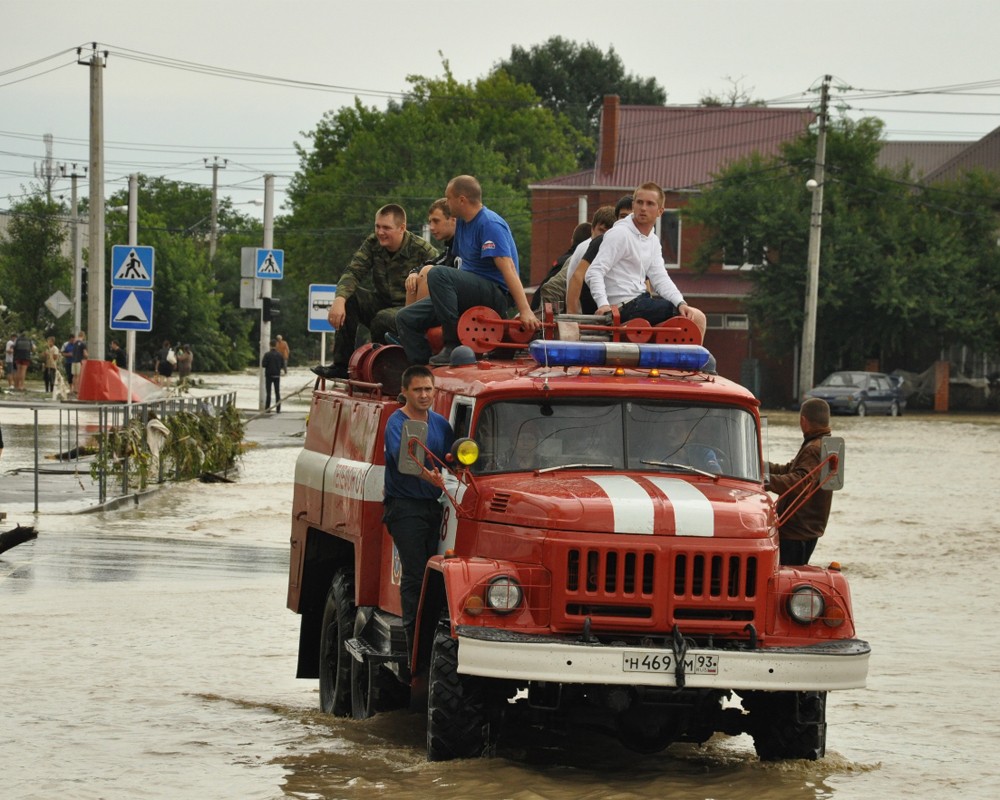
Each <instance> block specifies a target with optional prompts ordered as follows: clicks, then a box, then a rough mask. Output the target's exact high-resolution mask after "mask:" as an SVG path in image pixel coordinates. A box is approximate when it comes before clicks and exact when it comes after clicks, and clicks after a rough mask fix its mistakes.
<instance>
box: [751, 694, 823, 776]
mask: <svg viewBox="0 0 1000 800" xmlns="http://www.w3.org/2000/svg"><path fill="white" fill-rule="evenodd" d="M743 708H744V709H745V710H746V711H748V712H749V713H750V732H751V734H752V735H753V743H754V749H756V751H757V755H758V757H759V758H760V760H761V761H780V760H783V759H790V758H803V759H807V760H809V761H815V760H816V759H819V758H822V757H823V756H824V755H825V754H826V692H747V696H746V697H745V698H744V700H743Z"/></svg>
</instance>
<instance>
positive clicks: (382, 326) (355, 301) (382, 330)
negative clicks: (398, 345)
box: [312, 203, 437, 378]
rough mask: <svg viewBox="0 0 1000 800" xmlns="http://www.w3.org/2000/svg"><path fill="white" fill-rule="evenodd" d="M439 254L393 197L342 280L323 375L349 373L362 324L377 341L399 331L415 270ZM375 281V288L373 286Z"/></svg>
mask: <svg viewBox="0 0 1000 800" xmlns="http://www.w3.org/2000/svg"><path fill="white" fill-rule="evenodd" d="M436 256H437V250H435V249H434V248H433V247H432V246H431V245H430V244H429V243H427V242H426V241H424V240H423V239H421V238H420V237H419V236H414V235H413V234H412V233H410V232H409V231H408V230H406V211H404V210H403V207H402V206H399V205H396V204H395V203H390V204H388V205H385V206H382V208H380V209H379V210H378V211H377V212H376V213H375V232H374V233H373V234H371V235H369V236H368V238H367V239H365V241H364V242H363V243H362V245H361V247H360V248H359V249H358V251H357V252H356V253H355V254H354V258H352V259H351V263H350V264H348V265H347V270H346V271H345V272H344V274H343V275H342V276H341V277H340V280H339V281H338V282H337V296H336V298H335V299H334V301H333V304H332V305H331V306H330V310H329V312H328V314H327V318H328V319H329V321H330V324H331V325H332V326H333V327H334V328H336V329H337V332H336V334H335V335H334V337H333V364H331V365H329V366H326V367H313V369H312V371H313V372H314V373H316V374H317V375H319V376H320V377H323V378H346V377H347V365H348V363H349V362H350V360H351V355H352V354H353V353H354V342H355V338H356V337H357V333H358V325H362V324H363V325H367V326H368V328H369V330H370V331H371V338H372V341H373V342H377V343H379V344H382V343H384V342H385V335H386V334H387V333H388V334H394V333H395V332H396V321H395V318H396V312H397V311H399V310H400V309H401V308H402V307H403V306H404V305H405V304H406V278H407V276H408V275H409V274H410V270H411V269H413V268H416V269H417V270H418V271H419V269H420V267H422V266H423V265H424V264H426V263H427V262H428V261H432V260H433V259H434V258H435V257H436ZM368 287H371V288H368Z"/></svg>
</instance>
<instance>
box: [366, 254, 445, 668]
mask: <svg viewBox="0 0 1000 800" xmlns="http://www.w3.org/2000/svg"><path fill="white" fill-rule="evenodd" d="M445 269H448V268H447V267H445ZM449 271H451V270H449ZM402 386H403V391H402V397H403V398H404V403H403V407H402V408H400V409H397V410H396V411H394V412H393V413H392V415H391V416H390V417H389V420H388V422H386V425H385V434H384V439H385V506H384V508H385V511H384V513H383V515H382V521H383V522H385V526H386V528H387V529H388V530H389V535H390V536H391V537H392V540H393V542H394V543H395V544H396V551H397V552H398V553H399V561H400V565H401V566H402V568H403V574H402V579H401V580H400V584H399V598H400V603H401V604H402V607H403V627H404V628H405V630H406V644H407V650H408V651H409V650H410V649H411V648H412V644H413V630H414V628H415V627H416V619H417V606H418V604H419V603H420V591H421V587H422V586H423V582H424V567H425V566H426V564H427V559H429V558H430V557H431V556H432V555H434V554H435V553H436V552H437V545H438V535H439V533H440V530H441V512H442V508H441V504H440V502H438V498H440V497H441V490H442V489H443V487H444V478H443V477H442V476H441V472H440V470H439V468H438V466H437V465H436V464H434V463H431V462H430V461H429V460H426V457H425V458H423V459H422V461H423V464H422V466H423V471H422V472H421V474H420V475H419V476H416V475H404V474H403V473H401V472H400V471H399V445H400V441H401V440H402V438H403V423H404V422H406V421H407V420H411V419H412V420H419V421H422V422H426V423H427V449H428V450H430V451H431V452H432V453H433V454H434V456H435V457H436V458H437V459H439V460H440V461H444V458H445V455H446V454H447V453H448V451H449V450H451V445H452V442H453V441H454V438H455V434H454V432H453V431H452V429H451V425H449V424H448V420H446V419H445V418H444V417H442V416H441V415H440V414H438V413H436V412H434V411H432V410H431V406H432V405H433V404H434V373H432V372H431V371H430V370H429V369H428V368H427V367H425V366H420V365H415V366H412V367H407V368H406V370H404V371H403V377H402ZM417 453H418V454H422V451H419V450H418V451H417Z"/></svg>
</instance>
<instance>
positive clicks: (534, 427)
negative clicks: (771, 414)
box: [288, 308, 869, 760]
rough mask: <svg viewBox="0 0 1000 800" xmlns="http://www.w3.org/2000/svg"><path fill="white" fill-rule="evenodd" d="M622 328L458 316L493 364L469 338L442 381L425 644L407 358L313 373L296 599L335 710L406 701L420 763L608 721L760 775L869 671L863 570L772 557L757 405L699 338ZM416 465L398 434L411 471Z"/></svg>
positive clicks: (640, 740) (819, 733) (366, 357)
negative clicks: (401, 506) (406, 564)
mask: <svg viewBox="0 0 1000 800" xmlns="http://www.w3.org/2000/svg"><path fill="white" fill-rule="evenodd" d="M616 322H617V320H616V319H609V320H605V319H604V318H569V317H566V316H562V317H554V316H553V314H552V310H551V308H546V309H545V324H544V326H543V331H544V334H543V336H544V337H545V338H542V339H536V340H535V341H530V342H528V341H526V338H530V336H527V337H526V336H525V335H524V332H523V331H520V330H519V329H518V328H517V327H516V325H517V323H516V321H510V322H508V321H506V320H501V319H500V318H499V317H497V316H496V315H495V314H493V312H490V311H489V310H486V309H473V310H470V311H469V312H466V314H465V315H463V317H462V320H461V322H460V331H461V337H462V340H463V343H465V344H466V345H468V347H469V348H471V350H472V351H473V352H474V353H476V354H478V355H479V356H480V357H479V358H478V359H477V358H475V357H470V356H472V353H470V352H469V350H468V349H467V348H456V353H458V354H463V355H464V356H465V358H462V357H459V358H455V357H453V359H452V365H451V366H446V367H440V368H437V369H435V383H436V386H437V394H436V397H435V405H434V410H436V411H437V412H439V413H440V414H442V415H444V416H445V417H446V418H448V419H449V420H450V422H451V424H452V426H453V428H454V430H455V435H456V442H455V447H454V448H453V450H452V454H451V457H450V460H449V462H448V464H447V465H446V467H447V471H448V473H449V481H448V488H447V491H446V493H445V495H444V496H443V498H442V500H443V503H444V504H445V508H444V514H443V522H442V528H441V538H440V548H439V553H438V555H437V556H435V557H433V558H431V560H430V561H429V562H428V563H427V566H426V571H425V573H424V581H423V589H422V596H421V601H420V607H419V614H418V621H417V628H416V632H415V635H414V637H413V641H412V644H411V646H410V647H409V649H408V641H407V637H406V636H405V635H404V629H403V626H402V621H401V616H400V614H401V608H400V598H399V584H400V572H401V570H400V563H399V558H398V556H397V555H396V553H395V550H394V545H393V541H392V539H391V538H390V536H389V534H388V532H387V531H386V529H385V527H384V525H383V523H382V489H383V479H384V446H383V439H382V435H383V430H384V428H385V423H386V420H387V419H388V417H389V415H390V414H391V413H392V412H393V411H395V410H396V409H397V408H399V407H400V403H399V401H398V398H397V395H398V392H399V388H400V375H401V373H402V370H403V368H405V366H406V359H405V356H404V355H403V352H402V349H401V348H399V347H396V346H391V345H389V346H384V347H373V346H371V345H368V346H365V347H363V348H361V349H360V350H358V351H357V352H356V353H355V354H354V357H353V359H352V362H351V367H350V378H349V379H348V380H346V381H336V382H322V381H317V386H316V388H315V390H314V393H313V398H312V407H311V411H310V414H309V420H308V426H307V431H306V438H305V444H304V447H303V450H302V452H301V454H300V456H299V457H298V460H297V463H296V467H295V493H294V505H293V513H292V530H291V559H290V567H289V587H288V607H289V608H290V609H291V610H292V611H294V612H296V613H298V614H300V615H301V629H300V636H299V649H298V673H297V674H298V677H300V678H318V679H319V696H320V705H321V707H322V710H323V711H325V712H328V713H331V714H335V715H339V716H353V717H355V718H366V717H369V716H371V715H373V714H375V713H378V712H380V711H386V710H391V709H394V708H401V707H405V706H407V705H409V706H410V707H411V708H414V709H417V710H419V711H421V712H422V713H426V717H427V755H428V758H429V759H430V760H446V759H451V758H464V757H476V756H481V755H484V754H490V753H491V752H492V751H493V749H494V748H495V745H496V741H497V737H498V735H499V732H500V730H501V726H502V725H503V724H504V723H505V721H506V724H516V722H517V721H518V720H522V721H523V720H531V721H532V723H533V724H546V722H549V723H551V724H553V725H555V724H560V725H566V724H577V723H586V724H590V725H597V726H600V727H601V728H603V729H605V730H607V731H608V732H609V733H610V734H612V735H615V736H617V737H618V738H619V739H620V741H621V742H622V743H624V744H625V745H626V746H628V747H630V748H633V749H634V750H637V751H640V752H645V753H649V752H655V751H658V750H661V749H663V748H665V747H666V746H667V745H669V744H671V743H672V742H675V741H683V742H696V743H701V742H704V741H706V740H707V739H708V738H709V737H711V736H712V735H713V734H715V733H717V732H722V733H725V734H729V735H737V734H741V733H748V734H750V735H751V736H752V737H753V741H754V746H755V749H756V751H757V754H758V755H759V757H760V758H761V759H763V760H777V759H794V758H804V759H816V758H820V757H822V756H823V755H824V752H825V745H826V696H827V692H829V691H831V690H836V689H851V688H858V687H863V686H864V685H865V680H866V677H867V667H868V657H869V646H868V643H867V642H865V641H862V640H860V639H858V638H856V632H855V624H854V617H853V613H852V608H851V596H850V590H849V587H848V583H847V580H846V579H845V577H844V575H842V574H841V572H840V570H839V568H837V566H836V565H835V564H834V565H831V566H830V568H820V567H815V566H801V567H786V566H781V565H779V563H778V539H777V525H778V522H779V520H778V518H777V516H776V511H775V503H774V501H773V500H772V498H771V497H770V496H769V495H768V493H767V492H766V491H765V490H764V485H765V475H764V472H763V471H764V469H765V465H766V461H765V457H764V452H763V448H762V435H761V417H760V414H759V408H758V401H757V400H756V398H755V397H754V396H753V395H752V394H751V393H750V392H749V391H748V390H747V389H745V388H744V387H742V386H740V385H738V384H735V383H733V382H731V381H729V380H726V379H724V378H722V377H719V376H718V375H716V374H714V372H712V371H710V370H706V369H705V367H706V364H707V363H709V359H710V355H709V353H708V351H707V350H705V349H704V348H703V347H701V346H700V337H699V335H698V332H697V330H695V329H693V328H692V327H691V326H690V324H686V323H685V322H684V321H683V320H668V323H664V324H663V325H662V326H657V328H655V329H654V328H650V327H649V326H648V325H644V324H643V323H642V322H641V321H633V322H632V323H630V324H629V325H627V326H618V325H617V324H616ZM671 323H673V324H672V325H671ZM557 336H561V338H556V337H557ZM487 351H492V352H490V354H489V358H483V357H482V354H483V353H484V352H487ZM498 356H499V357H498ZM828 450H829V452H828V454H827V453H825V454H824V455H825V457H824V459H823V464H822V465H821V467H822V473H823V474H822V476H821V477H820V478H818V479H817V481H815V482H813V481H807V482H806V484H810V485H812V486H811V488H810V489H808V491H816V490H817V489H816V486H815V485H814V484H815V483H822V484H824V485H823V486H822V488H820V489H818V490H819V491H827V490H830V489H831V488H837V486H838V484H839V483H840V482H841V481H842V475H843V474H842V471H841V468H840V467H841V463H842V462H841V460H840V458H839V457H840V456H842V443H841V442H839V441H836V440H831V442H830V443H829V447H828ZM426 457H427V454H426V451H424V450H423V449H422V442H421V438H420V434H419V431H404V436H403V442H402V446H401V452H400V460H399V463H400V465H401V468H402V465H403V464H404V462H405V461H406V460H407V459H408V460H409V462H410V463H411V464H412V465H414V466H416V467H417V470H418V471H419V463H420V462H423V461H424V459H425V458H426ZM799 489H803V490H805V489H806V485H805V484H804V485H803V487H799ZM793 490H796V491H797V490H798V489H795V487H793ZM802 496H803V497H804V496H805V494H803V495H802Z"/></svg>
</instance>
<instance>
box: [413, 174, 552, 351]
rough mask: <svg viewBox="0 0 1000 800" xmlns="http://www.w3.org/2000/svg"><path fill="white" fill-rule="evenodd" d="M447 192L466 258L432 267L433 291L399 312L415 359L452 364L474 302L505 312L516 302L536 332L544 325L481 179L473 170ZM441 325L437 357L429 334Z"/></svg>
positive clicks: (506, 228) (511, 241)
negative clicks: (485, 202) (441, 341)
mask: <svg viewBox="0 0 1000 800" xmlns="http://www.w3.org/2000/svg"><path fill="white" fill-rule="evenodd" d="M445 197H446V198H447V200H448V208H449V210H450V211H451V215H452V216H453V217H456V218H457V220H458V222H457V223H456V225H455V241H454V242H453V245H454V249H455V251H456V252H457V254H458V258H459V259H461V263H460V264H459V266H458V269H447V268H443V267H439V268H435V269H432V270H431V271H430V272H429V273H427V289H428V292H429V293H430V296H429V297H426V298H424V299H423V300H418V301H417V302H415V303H412V304H411V305H408V306H407V307H406V308H404V309H401V310H400V311H399V313H398V314H397V315H396V327H397V328H398V330H399V340H400V342H402V345H403V348H404V349H405V350H406V356H407V358H408V359H409V360H410V363H411V364H426V363H428V362H430V363H431V364H432V365H434V366H440V365H444V364H448V363H449V362H450V360H451V351H452V350H454V349H455V347H457V346H458V344H459V341H458V318H459V317H460V316H461V315H462V313H463V312H464V311H467V310H468V309H470V308H472V307H473V306H489V307H490V308H492V309H494V310H495V311H496V312H497V313H499V314H500V315H501V316H502V317H506V316H507V311H508V308H510V307H511V306H514V307H516V308H517V310H518V312H519V313H520V319H521V325H522V326H523V327H524V328H526V329H527V330H530V331H536V330H538V328H539V327H540V326H541V323H540V322H539V321H538V318H537V317H536V316H535V315H534V313H533V312H532V310H531V308H530V307H529V305H528V298H527V296H526V295H525V293H524V287H523V286H521V278H520V275H519V274H518V262H517V247H516V246H515V245H514V236H513V235H512V234H511V232H510V226H509V225H508V224H507V223H506V221H505V220H504V219H503V217H501V216H500V215H499V214H497V213H495V212H493V211H491V210H490V209H488V208H487V207H486V206H484V205H483V189H482V187H481V186H480V185H479V181H477V180H476V179H475V178H474V177H472V176H471V175H459V176H458V177H455V178H452V179H451V180H450V181H449V182H448V188H447V190H446V191H445ZM436 325H440V326H441V327H442V329H443V330H442V333H443V336H444V348H443V349H442V350H441V352H440V353H438V354H437V355H436V356H434V357H433V358H432V357H431V348H430V345H429V344H428V342H427V338H426V336H425V334H426V332H427V331H428V330H429V329H430V328H433V327H434V326H436Z"/></svg>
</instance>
